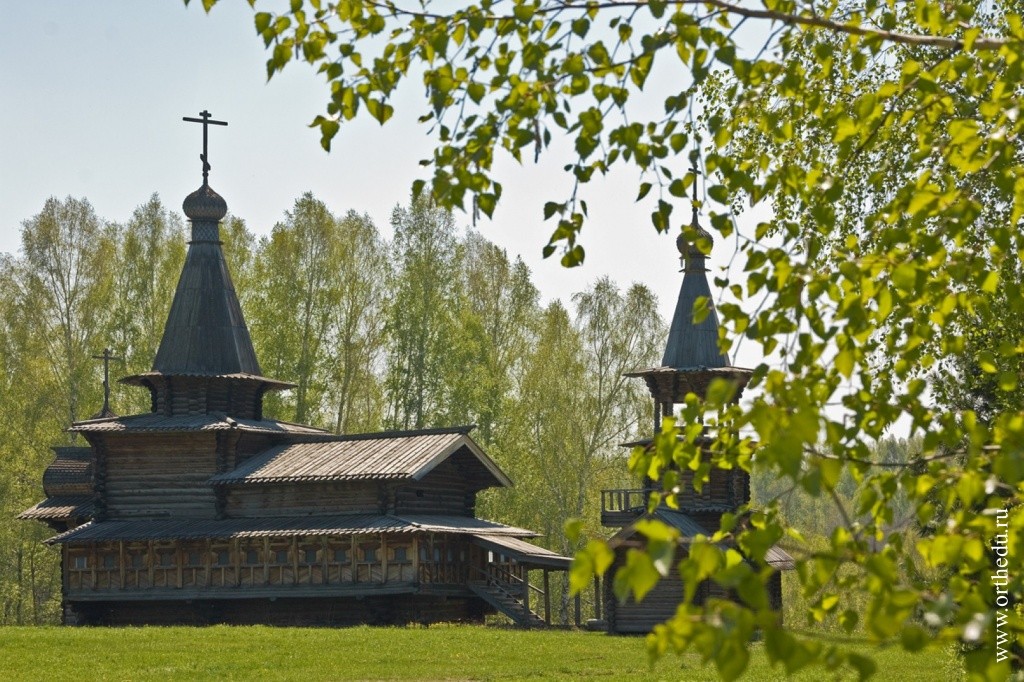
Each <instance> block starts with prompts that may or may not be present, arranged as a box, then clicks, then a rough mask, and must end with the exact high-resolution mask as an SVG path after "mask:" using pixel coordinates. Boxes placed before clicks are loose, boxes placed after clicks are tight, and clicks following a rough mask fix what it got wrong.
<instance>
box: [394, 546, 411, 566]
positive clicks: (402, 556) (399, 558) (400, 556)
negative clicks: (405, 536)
mask: <svg viewBox="0 0 1024 682" xmlns="http://www.w3.org/2000/svg"><path fill="white" fill-rule="evenodd" d="M407 554H408V552H407V550H406V548H405V547H395V562H396V563H399V564H404V563H407V562H408V561H409V559H408V556H407Z"/></svg>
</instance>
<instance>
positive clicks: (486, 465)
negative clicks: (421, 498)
mask: <svg viewBox="0 0 1024 682" xmlns="http://www.w3.org/2000/svg"><path fill="white" fill-rule="evenodd" d="M468 428H469V427H458V428H454V429H433V430H425V431H393V432H390V433H388V432H384V433H366V434H358V435H350V436H336V437H331V438H327V439H317V441H316V442H302V443H288V444H282V445H278V446H275V447H272V448H270V449H268V450H266V451H264V452H262V453H260V454H258V455H256V456H254V457H252V458H251V459H249V460H246V462H245V463H243V464H242V465H241V466H239V467H238V468H237V469H235V470H233V471H229V472H226V473H223V474H219V475H217V476H214V477H213V478H212V479H210V481H211V482H212V483H217V484H227V483H231V484H247V483H285V482H295V481H355V480H370V479H385V480H409V481H414V480H420V479H422V478H423V477H424V476H426V475H427V474H428V473H430V471H431V470H433V469H434V468H435V467H436V466H437V465H438V464H440V463H441V462H443V461H445V460H446V459H448V458H449V457H452V456H453V455H455V454H456V453H459V452H462V453H464V454H465V456H466V458H465V459H464V460H463V462H462V464H463V465H464V466H469V467H473V468H475V469H476V470H477V474H478V475H479V476H481V477H484V478H490V479H492V480H493V481H494V483H495V484H497V485H501V486H511V485H512V482H511V481H510V480H509V479H508V477H507V476H505V474H504V473H502V471H501V469H499V468H498V465H497V464H495V463H494V461H493V460H491V458H490V457H488V456H487V455H486V454H484V452H483V450H481V449H480V447H479V446H477V444H476V443H475V442H473V439H472V438H470V437H469V435H468Z"/></svg>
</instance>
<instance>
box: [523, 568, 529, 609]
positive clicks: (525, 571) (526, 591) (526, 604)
mask: <svg viewBox="0 0 1024 682" xmlns="http://www.w3.org/2000/svg"><path fill="white" fill-rule="evenodd" d="M523 615H524V616H526V617H527V618H529V616H530V569H529V568H527V567H525V566H523Z"/></svg>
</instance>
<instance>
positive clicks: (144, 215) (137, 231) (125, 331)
mask: <svg viewBox="0 0 1024 682" xmlns="http://www.w3.org/2000/svg"><path fill="white" fill-rule="evenodd" d="M113 240H114V243H115V245H116V263H115V264H114V266H113V267H112V268H111V271H112V277H113V281H112V283H111V286H112V288H113V292H115V293H114V295H113V296H112V297H111V298H112V299H113V306H112V311H111V317H110V321H109V331H108V332H107V339H102V340H101V341H102V342H103V343H109V344H110V345H111V346H112V348H113V350H114V354H115V355H117V356H119V357H121V358H123V359H124V364H123V365H115V366H114V367H113V370H114V371H115V372H117V374H119V375H125V376H126V375H129V374H137V373H140V372H147V371H149V369H150V368H151V367H152V366H153V358H154V357H155V356H156V351H157V348H158V347H159V345H160V338H161V334H162V332H163V327H164V323H165V322H166V321H167V314H168V312H169V311H170V308H171V301H172V300H173V298H174V291H175V288H176V286H177V283H178V275H179V274H180V273H181V266H182V263H184V261H185V247H186V239H185V228H184V225H183V224H182V220H181V218H180V216H178V215H177V214H176V213H173V212H171V211H169V210H167V208H166V207H165V206H164V205H163V203H162V202H161V201H160V197H159V196H157V195H156V194H155V193H154V194H153V196H151V197H150V198H149V201H147V202H146V203H145V204H142V205H141V206H139V207H137V208H136V209H135V211H134V212H133V213H132V216H131V218H129V220H128V222H127V223H126V224H125V225H124V226H123V227H120V226H118V227H117V228H116V229H115V233H114V237H113ZM98 350H99V349H98V348H94V349H93V354H95V353H96V352H97V351H98ZM118 370H120V371H119V372H118ZM111 388H112V389H113V394H114V397H113V398H112V403H113V405H114V410H115V412H118V413H120V414H135V413H137V412H142V411H145V410H147V409H148V408H149V398H148V396H145V395H142V392H140V391H137V390H134V389H131V388H128V387H123V386H120V385H117V384H114V385H113V386H112V387H111Z"/></svg>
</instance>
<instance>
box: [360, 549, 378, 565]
mask: <svg viewBox="0 0 1024 682" xmlns="http://www.w3.org/2000/svg"><path fill="white" fill-rule="evenodd" d="M363 561H365V562H366V563H368V564H375V563H377V549H376V548H375V547H364V548H363Z"/></svg>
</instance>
